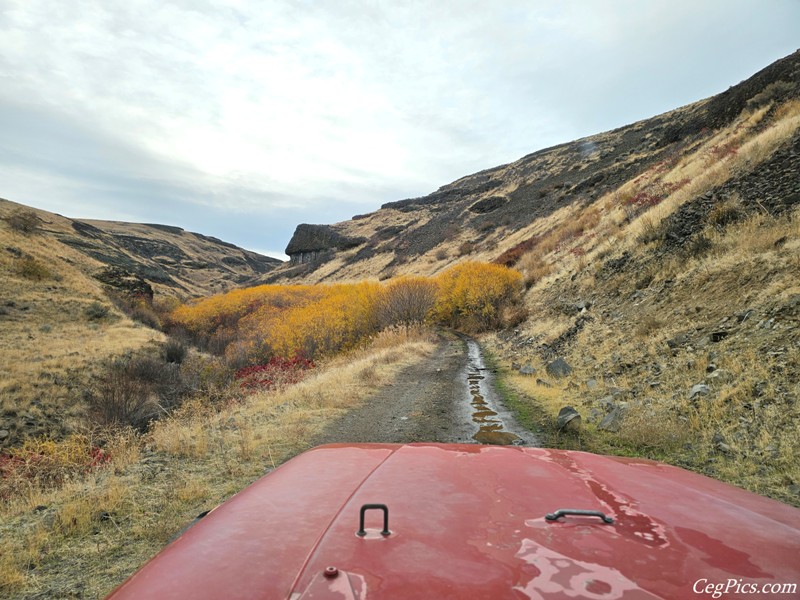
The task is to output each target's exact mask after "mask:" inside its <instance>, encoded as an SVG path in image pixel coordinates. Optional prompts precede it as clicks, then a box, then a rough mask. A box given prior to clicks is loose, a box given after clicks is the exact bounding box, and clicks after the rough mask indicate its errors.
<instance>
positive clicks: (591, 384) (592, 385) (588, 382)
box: [586, 379, 597, 390]
mask: <svg viewBox="0 0 800 600" xmlns="http://www.w3.org/2000/svg"><path fill="white" fill-rule="evenodd" d="M596 387H597V380H596V379H587V380H586V388H587V389H590V390H593V389H595V388H596Z"/></svg>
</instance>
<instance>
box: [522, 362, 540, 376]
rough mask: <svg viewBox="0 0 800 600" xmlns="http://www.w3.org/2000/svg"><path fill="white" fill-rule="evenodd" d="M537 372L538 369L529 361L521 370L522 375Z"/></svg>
mask: <svg viewBox="0 0 800 600" xmlns="http://www.w3.org/2000/svg"><path fill="white" fill-rule="evenodd" d="M535 373H536V369H534V368H533V365H531V364H530V363H528V364H527V365H525V366H523V367H522V368H520V370H519V374H520V375H533V374H535Z"/></svg>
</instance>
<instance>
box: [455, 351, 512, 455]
mask: <svg viewBox="0 0 800 600" xmlns="http://www.w3.org/2000/svg"><path fill="white" fill-rule="evenodd" d="M467 350H468V353H467V369H466V372H467V394H468V400H469V402H470V404H471V405H472V422H473V423H475V424H476V425H477V426H478V431H477V433H475V435H473V436H472V439H474V440H475V441H476V442H478V443H479V444H494V445H500V446H509V445H511V444H522V443H523V442H524V440H523V439H522V438H520V437H519V436H518V435H517V434H515V433H511V432H510V431H505V425H504V423H503V420H502V418H501V417H500V415H499V414H498V413H497V411H496V410H495V405H494V403H493V402H491V401H490V400H489V398H490V389H489V387H488V385H487V382H486V377H485V375H483V373H484V372H485V371H486V364H485V363H484V362H483V355H482V354H481V350H480V347H479V346H478V344H477V342H475V341H473V340H467Z"/></svg>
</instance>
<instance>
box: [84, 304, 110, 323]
mask: <svg viewBox="0 0 800 600" xmlns="http://www.w3.org/2000/svg"><path fill="white" fill-rule="evenodd" d="M83 314H84V315H85V316H86V318H87V319H89V320H90V321H99V320H100V319H105V318H106V317H107V316H108V307H107V306H104V305H102V304H100V303H99V302H92V303H91V304H90V305H89V306H87V307H86V308H85V309H83Z"/></svg>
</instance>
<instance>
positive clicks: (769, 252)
mask: <svg viewBox="0 0 800 600" xmlns="http://www.w3.org/2000/svg"><path fill="white" fill-rule="evenodd" d="M798 206H800V52H796V53H794V54H793V55H791V56H789V57H787V58H785V59H783V60H781V61H778V62H777V63H775V64H774V65H771V66H770V67H768V68H766V69H764V70H763V71H761V72H760V73H758V74H756V75H755V76H754V77H752V78H750V79H748V80H747V81H745V82H742V83H741V84H739V85H737V86H734V87H732V88H731V89H730V90H728V91H727V92H725V93H723V94H720V95H719V96H716V97H714V98H711V99H708V100H705V101H702V102H698V103H696V104H693V105H691V106H688V107H684V108H682V109H678V110H676V111H673V112H671V113H667V114H665V115H661V116H659V117H656V118H654V119H650V120H647V121H642V122H639V123H636V124H634V125H631V126H628V127H623V128H621V129H619V130H616V131H612V132H609V133H605V134H600V135H597V136H593V137H591V138H586V139H584V140H579V141H576V142H573V143H570V144H564V145H562V146H558V147H555V148H551V149H548V150H543V151H541V152H537V153H535V154H532V155H530V156H527V157H524V158H522V159H520V160H519V161H516V162H515V163H512V164H510V165H505V166H502V167H498V168H496V169H490V170H488V171H484V172H482V173H478V174H475V175H471V176H468V177H465V178H463V179H460V180H459V181H456V182H454V183H452V184H450V185H447V186H444V187H443V188H441V189H440V190H439V191H438V192H436V193H434V194H431V195H430V196H427V197H425V198H418V199H412V200H405V201H400V202H395V203H390V204H388V205H384V207H383V208H381V210H379V211H377V212H375V213H372V214H370V215H364V216H361V217H358V218H354V219H353V220H352V221H348V222H345V223H338V224H335V225H332V226H330V227H331V229H332V230H333V231H335V232H336V234H337V235H338V236H340V237H339V238H338V239H339V240H341V239H345V240H347V241H348V243H347V244H340V245H339V246H338V247H335V248H333V249H332V250H331V249H330V248H329V249H328V250H327V251H324V250H323V251H318V252H317V255H316V256H315V258H316V261H312V262H310V263H308V264H296V265H293V266H290V267H284V268H283V269H281V270H279V271H277V272H276V276H277V275H281V276H283V277H290V276H293V277H295V278H299V279H300V280H302V281H329V280H339V279H349V278H360V277H379V278H385V277H389V276H393V275H396V274H399V273H433V272H436V271H438V270H440V269H441V268H443V267H444V266H445V265H448V264H452V263H453V262H458V261H462V260H465V259H467V258H480V259H484V260H493V261H495V262H499V263H502V264H505V265H508V266H513V267H515V268H517V269H518V270H520V271H521V272H522V274H523V276H524V278H525V281H526V285H527V287H528V291H527V294H526V300H525V302H526V306H527V310H528V318H527V320H525V321H524V322H522V323H520V324H519V325H518V326H517V327H516V328H515V329H514V330H511V331H506V332H503V333H500V334H497V335H495V336H493V337H492V338H489V339H487V340H486V341H487V343H489V344H490V346H491V347H492V349H493V351H494V353H495V355H496V357H497V358H498V361H499V364H500V365H501V367H502V368H503V369H504V372H505V373H506V376H507V382H508V383H509V385H510V386H511V388H513V389H514V390H515V391H516V393H517V395H518V408H520V409H521V410H522V411H523V412H526V413H528V414H529V415H530V416H531V417H532V419H533V422H535V423H538V425H540V426H541V427H543V428H544V429H545V430H546V431H550V433H551V434H552V435H551V436H550V438H549V440H548V443H549V444H551V445H556V446H557V445H565V446H569V447H580V448H584V449H589V450H593V451H599V452H611V453H620V452H621V453H626V454H633V455H645V456H650V457H655V458H660V459H663V460H667V461H670V462H674V463H677V464H681V465H684V466H688V467H690V468H692V469H695V470H698V471H701V472H704V473H707V474H710V475H712V476H715V477H719V478H722V479H725V480H728V481H731V482H733V483H736V484H737V485H741V486H744V487H747V488H749V489H752V490H755V491H757V492H760V493H764V494H768V495H771V496H774V497H777V498H780V499H782V500H784V501H787V502H791V503H795V504H800V466H798V463H797V460H796V457H797V456H798V455H800V407H798V400H799V399H800V368H798V364H800V360H799V359H800V280H799V279H798V273H800V227H799V226H798V223H799V222H800V215H799V214H798V210H799V209H798ZM364 239H366V240H368V241H367V242H366V243H361V242H360V240H364ZM299 241H300V242H302V244H301V246H302V249H304V250H306V251H308V250H312V249H313V247H314V245H315V240H314V239H313V236H311V237H309V236H306V238H305V239H302V240H299ZM316 245H319V244H316ZM346 246H351V247H346ZM556 358H562V359H564V360H566V362H567V363H568V364H569V365H570V366H571V368H572V371H571V373H569V374H568V375H566V376H561V377H559V376H556V375H553V374H551V373H548V371H547V369H546V367H547V365H548V364H549V363H550V362H552V361H553V360H555V359H556ZM528 364H529V365H530V367H532V368H533V369H535V370H536V373H535V374H534V375H522V374H520V373H519V367H521V366H525V365H528ZM528 370H529V369H526V371H528ZM566 406H571V407H572V408H573V409H576V410H577V411H578V412H579V413H580V415H581V417H582V424H583V427H582V428H581V430H580V432H579V434H578V435H577V436H576V435H574V434H565V433H564V432H563V431H562V432H559V431H558V429H557V427H556V416H557V414H558V413H559V411H560V410H561V409H562V408H564V407H566Z"/></svg>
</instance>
